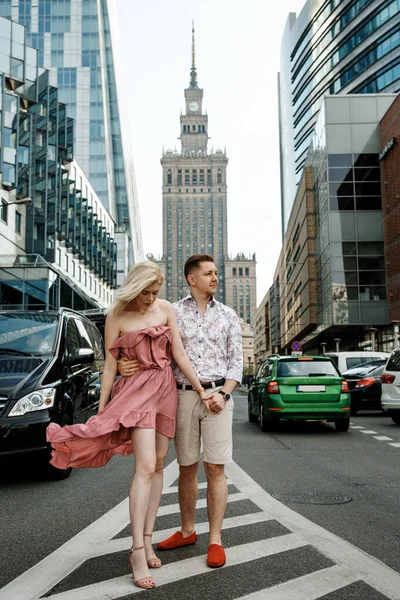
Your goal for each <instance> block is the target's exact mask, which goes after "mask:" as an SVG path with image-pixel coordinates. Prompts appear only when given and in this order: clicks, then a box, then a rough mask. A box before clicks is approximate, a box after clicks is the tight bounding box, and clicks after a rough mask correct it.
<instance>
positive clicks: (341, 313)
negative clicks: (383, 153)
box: [309, 95, 395, 328]
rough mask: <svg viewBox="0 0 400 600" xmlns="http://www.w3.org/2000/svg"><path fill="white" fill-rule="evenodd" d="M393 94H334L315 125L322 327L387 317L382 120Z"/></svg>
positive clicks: (378, 321) (384, 320)
mask: <svg viewBox="0 0 400 600" xmlns="http://www.w3.org/2000/svg"><path fill="white" fill-rule="evenodd" d="M394 98H395V96H394V95H388V96H385V101H384V98H382V99H380V98H379V96H375V97H364V98H362V97H357V96H354V95H352V96H348V97H347V98H339V97H327V98H325V100H324V103H323V107H322V109H321V113H320V117H319V119H318V121H317V124H316V128H315V134H314V137H313V142H312V152H310V156H309V162H310V164H311V165H312V167H313V169H312V170H313V184H314V197H315V234H316V275H317V325H318V326H319V327H322V328H328V327H331V326H332V325H334V326H343V325H382V324H386V323H387V319H388V316H387V292H386V272H385V259H384V243H383V222H382V198H381V179H380V168H379V135H378V123H379V120H380V119H381V118H382V116H383V114H384V113H385V112H386V110H387V108H388V107H389V106H390V103H391V102H392V101H393V100H394ZM342 128H345V129H346V131H347V133H348V135H347V138H345V137H344V136H343V131H344V130H343V129H342Z"/></svg>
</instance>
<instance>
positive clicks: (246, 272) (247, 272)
mask: <svg viewBox="0 0 400 600" xmlns="http://www.w3.org/2000/svg"><path fill="white" fill-rule="evenodd" d="M244 272H245V275H246V277H248V276H249V267H246V268H245V270H244Z"/></svg>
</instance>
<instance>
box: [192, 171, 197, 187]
mask: <svg viewBox="0 0 400 600" xmlns="http://www.w3.org/2000/svg"><path fill="white" fill-rule="evenodd" d="M192 184H193V185H197V171H196V169H193V170H192Z"/></svg>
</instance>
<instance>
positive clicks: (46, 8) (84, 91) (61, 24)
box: [0, 0, 143, 270]
mask: <svg viewBox="0 0 400 600" xmlns="http://www.w3.org/2000/svg"><path fill="white" fill-rule="evenodd" d="M111 9H112V0H68V1H65V0H52V1H51V2H50V1H49V0H35V1H34V0H2V2H1V3H0V15H1V16H4V17H7V18H9V19H12V20H14V21H17V22H20V23H21V24H23V25H25V27H26V37H27V39H26V42H27V43H28V44H29V45H31V46H33V47H34V48H37V50H38V55H39V65H40V66H41V67H45V68H47V69H49V70H50V84H51V85H54V86H56V87H57V88H58V90H59V99H60V101H61V102H64V103H65V104H66V105H67V114H68V116H69V117H72V118H74V119H75V123H76V125H75V140H74V141H75V149H76V159H77V161H78V163H79V165H80V167H81V168H82V170H83V171H84V173H85V175H86V176H87V177H88V179H89V180H90V183H91V185H92V186H93V188H94V190H95V191H96V193H97V196H98V197H99V199H100V201H101V202H102V204H103V206H104V207H105V208H106V209H107V210H108V212H109V213H110V214H111V216H112V217H113V218H114V220H115V222H116V225H117V226H116V232H119V233H120V234H121V236H122V233H123V232H128V234H130V238H131V241H130V244H129V247H128V248H127V253H128V254H129V255H130V261H129V262H130V263H131V264H132V263H133V261H134V260H137V259H139V260H140V259H142V258H143V244H142V234H141V228H140V222H139V220H138V219H139V216H138V214H139V208H138V203H137V198H136V188H135V181H134V171H133V168H132V164H131V162H130V157H129V156H128V155H127V148H124V144H123V139H122V132H121V119H120V108H119V103H118V89H117V81H116V76H115V53H114V43H115V41H116V36H115V32H114V29H113V13H112V10H111ZM121 239H122V238H121ZM128 250H129V252H128ZM124 262H125V261H124ZM118 270H119V267H118Z"/></svg>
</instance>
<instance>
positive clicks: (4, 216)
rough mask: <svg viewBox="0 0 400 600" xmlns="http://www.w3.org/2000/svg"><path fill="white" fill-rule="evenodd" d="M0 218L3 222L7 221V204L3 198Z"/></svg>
mask: <svg viewBox="0 0 400 600" xmlns="http://www.w3.org/2000/svg"><path fill="white" fill-rule="evenodd" d="M0 218H1V220H2V221H4V223H7V219H8V206H7V202H5V201H4V200H2V201H1V210H0Z"/></svg>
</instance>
